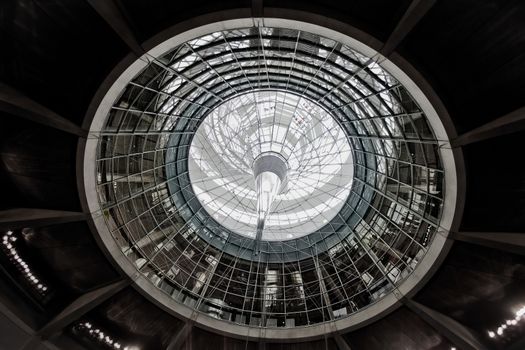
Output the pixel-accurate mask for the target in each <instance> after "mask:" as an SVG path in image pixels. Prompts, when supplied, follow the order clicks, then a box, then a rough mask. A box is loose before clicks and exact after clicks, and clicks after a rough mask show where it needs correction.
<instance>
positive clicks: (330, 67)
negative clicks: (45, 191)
mask: <svg viewBox="0 0 525 350" xmlns="http://www.w3.org/2000/svg"><path fill="white" fill-rule="evenodd" d="M285 24H286V23H285ZM169 45H172V44H171V43H170V44H168V45H166V47H164V48H163V50H164V52H163V53H162V54H161V55H159V56H157V57H155V56H153V55H152V54H151V55H150V54H148V58H149V63H147V64H145V65H144V66H143V67H142V68H141V69H140V70H139V71H137V72H136V73H135V75H134V77H133V78H132V79H131V80H130V81H129V83H127V85H126V86H125V87H123V88H122V90H121V91H120V92H119V93H118V95H119V96H118V97H117V98H116V100H115V102H114V103H113V106H112V107H111V108H110V109H109V110H108V112H107V114H105V115H104V114H103V113H99V115H100V119H98V120H96V121H95V122H94V125H103V126H102V128H101V130H100V131H97V130H95V129H93V127H92V129H91V131H90V133H91V134H93V135H95V134H97V135H98V136H97V137H98V139H99V141H98V145H97V155H96V171H97V176H96V191H97V193H98V203H91V204H92V208H93V209H96V208H97V207H99V208H100V209H96V210H95V211H94V214H93V215H95V216H97V215H98V214H97V213H98V212H99V211H102V212H103V217H104V218H105V224H101V225H103V226H99V231H101V232H100V234H101V235H109V236H106V237H108V238H109V239H110V240H112V241H113V242H114V243H116V245H117V246H118V250H120V253H117V254H119V255H120V254H123V255H124V256H125V258H126V259H125V260H127V261H128V262H129V263H131V264H132V266H134V269H138V270H139V271H140V273H141V274H142V275H143V276H144V278H146V279H147V280H149V283H151V284H153V287H154V288H157V289H160V290H161V291H162V292H163V295H164V297H165V298H167V300H168V303H169V304H171V305H172V307H173V308H174V309H175V310H177V308H180V306H177V305H181V306H182V307H189V308H190V309H193V310H196V311H199V312H200V313H202V314H205V315H207V316H211V317H212V318H215V319H219V320H222V321H226V322H228V323H230V324H235V325H238V326H250V327H265V328H274V329H277V330H279V329H287V330H290V329H297V328H300V327H304V326H311V325H315V324H322V323H325V322H328V321H333V320H339V319H341V320H343V319H346V320H347V322H348V321H350V322H353V321H352V319H351V318H348V316H350V315H354V314H356V313H359V312H361V310H362V309H365V308H366V307H367V306H369V305H372V304H376V303H377V302H378V301H381V300H382V302H383V304H384V305H383V306H379V305H380V304H378V305H377V306H376V307H377V310H376V311H373V312H371V315H372V316H373V315H375V314H377V313H379V312H381V310H384V309H386V308H387V307H388V306H387V305H389V303H390V302H388V301H387V300H388V298H385V296H388V295H391V293H392V291H393V290H395V289H398V288H402V287H401V286H402V285H404V286H405V287H403V288H406V289H407V291H409V290H410V289H411V288H413V286H414V285H417V283H418V281H419V277H416V275H415V274H414V275H413V274H412V272H413V271H414V270H415V269H416V268H417V267H418V266H419V264H420V263H421V261H423V260H425V256H427V255H428V256H430V258H428V261H427V262H426V263H425V264H423V266H426V267H425V269H428V268H429V267H430V266H431V265H432V261H433V259H435V257H436V256H438V255H439V252H440V251H441V249H442V248H443V242H444V238H445V237H446V234H447V225H450V219H451V216H452V215H453V207H454V205H455V204H454V201H453V198H454V197H455V193H454V190H453V189H454V186H451V187H450V190H449V192H448V196H449V197H448V200H447V201H448V211H447V220H445V222H443V221H442V220H441V219H442V213H443V212H444V207H445V204H444V203H445V184H446V183H447V182H448V184H449V185H451V184H453V183H454V182H455V173H454V170H453V168H454V166H453V160H452V159H451V158H450V156H446V158H447V159H448V160H447V161H446V162H444V160H443V156H442V153H443V152H447V151H446V150H445V151H443V150H440V146H443V145H445V144H446V143H447V142H448V140H447V138H446V134H445V133H444V132H443V127H442V125H441V124H440V121H439V119H438V118H437V116H436V115H435V112H434V111H433V110H432V109H428V108H429V107H426V108H427V109H428V111H430V114H431V117H430V119H429V116H428V115H427V111H424V110H423V109H422V107H420V105H419V103H418V101H417V100H416V99H415V98H414V97H413V95H412V93H417V94H418V95H419V94H420V93H418V92H417V91H416V90H413V91H412V93H411V92H410V91H409V90H407V88H406V87H404V85H403V84H402V83H401V82H400V81H399V80H398V79H396V78H395V77H394V76H393V75H392V74H391V73H389V72H388V71H387V70H386V69H385V68H384V67H385V66H388V65H389V64H388V63H387V61H384V59H382V58H380V56H377V55H374V54H373V52H372V51H370V49H367V48H366V46H364V45H362V44H359V43H357V42H355V41H353V40H351V39H349V41H348V43H342V42H339V41H335V40H332V39H329V38H327V37H325V36H323V35H318V34H313V33H310V32H308V31H307V30H306V29H304V30H301V31H298V30H295V29H286V28H285V27H247V28H243V27H237V28H235V27H234V28H232V29H228V30H221V31H215V32H211V33H209V34H204V35H201V36H199V37H197V38H195V39H192V40H189V41H186V42H183V43H180V44H179V45H175V46H172V47H169ZM352 45H356V46H358V47H360V49H361V50H364V51H366V52H368V53H369V54H370V56H366V55H365V54H363V53H361V52H360V51H358V50H357V49H356V48H354V47H353V46H352ZM157 51H158V50H157ZM434 128H437V129H436V130H434ZM87 149H88V151H87V152H89V145H88V148H87ZM88 158H91V156H89V157H88ZM88 166H89V167H91V166H92V165H88ZM445 174H446V175H445ZM93 185H94V183H89V182H87V183H86V187H87V188H88V189H90V188H93ZM110 237H112V238H110ZM436 237H439V238H438V239H436ZM114 243H110V244H114ZM429 251H431V252H432V253H431V254H427V253H428V252H429ZM423 271H426V270H423ZM420 274H423V275H424V274H425V272H421V273H420ZM409 277H410V278H409ZM201 317H204V316H201ZM368 317H370V316H368ZM296 336H297V337H300V335H296Z"/></svg>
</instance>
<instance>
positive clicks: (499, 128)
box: [450, 107, 525, 147]
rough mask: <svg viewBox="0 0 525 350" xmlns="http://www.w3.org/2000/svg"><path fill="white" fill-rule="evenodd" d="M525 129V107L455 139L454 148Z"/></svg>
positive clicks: (453, 141) (452, 143)
mask: <svg viewBox="0 0 525 350" xmlns="http://www.w3.org/2000/svg"><path fill="white" fill-rule="evenodd" d="M524 129H525V107H521V108H519V109H517V110H515V111H513V112H511V113H508V114H506V115H504V116H502V117H499V118H498V119H496V120H493V121H491V122H489V123H487V124H485V125H482V126H480V127H477V128H475V129H473V130H471V131H469V132H466V133H464V134H462V135H460V136H458V137H457V138H455V139H453V140H452V141H451V142H450V144H451V145H452V147H461V146H465V145H469V144H471V143H474V142H478V141H483V140H486V139H490V138H493V137H496V136H501V135H506V134H510V133H513V132H516V131H521V130H524Z"/></svg>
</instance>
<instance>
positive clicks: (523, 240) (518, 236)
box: [450, 232, 525, 255]
mask: <svg viewBox="0 0 525 350" xmlns="http://www.w3.org/2000/svg"><path fill="white" fill-rule="evenodd" d="M450 237H451V238H452V239H455V240H457V241H462V242H468V243H474V244H479V245H482V246H485V247H489V248H495V249H500V250H504V251H508V252H511V253H516V254H522V255H525V233H515V232H451V233H450Z"/></svg>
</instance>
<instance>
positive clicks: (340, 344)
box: [334, 334, 352, 350]
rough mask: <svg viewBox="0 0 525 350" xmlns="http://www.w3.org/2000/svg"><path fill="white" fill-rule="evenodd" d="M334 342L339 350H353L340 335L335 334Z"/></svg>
mask: <svg viewBox="0 0 525 350" xmlns="http://www.w3.org/2000/svg"><path fill="white" fill-rule="evenodd" d="M334 340H335V343H336V344H337V348H338V349H339V350H352V349H351V348H350V345H348V343H347V342H346V340H345V339H344V338H343V337H341V335H339V334H334Z"/></svg>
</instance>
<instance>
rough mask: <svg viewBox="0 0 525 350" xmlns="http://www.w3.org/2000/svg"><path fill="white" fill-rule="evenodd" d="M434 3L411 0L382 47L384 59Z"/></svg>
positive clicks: (433, 1) (430, 0)
mask: <svg viewBox="0 0 525 350" xmlns="http://www.w3.org/2000/svg"><path fill="white" fill-rule="evenodd" d="M435 3H436V0H412V2H411V3H410V6H408V9H407V10H406V11H405V13H404V15H403V17H401V20H400V21H399V22H398V24H397V26H396V27H395V29H394V31H393V32H392V33H391V34H390V37H389V38H388V40H387V41H386V42H385V44H384V45H383V48H382V49H381V50H380V53H381V54H382V55H383V56H386V57H388V56H390V54H391V53H392V52H393V51H394V50H395V49H396V48H397V46H398V45H399V44H400V43H401V42H402V41H403V40H404V39H405V37H406V36H407V35H408V33H410V31H411V30H412V29H413V28H414V27H415V26H416V24H417V23H418V22H419V21H420V20H421V19H422V18H423V17H424V16H425V15H426V13H427V12H428V10H430V9H431V8H432V6H434V4H435Z"/></svg>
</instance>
